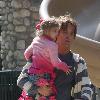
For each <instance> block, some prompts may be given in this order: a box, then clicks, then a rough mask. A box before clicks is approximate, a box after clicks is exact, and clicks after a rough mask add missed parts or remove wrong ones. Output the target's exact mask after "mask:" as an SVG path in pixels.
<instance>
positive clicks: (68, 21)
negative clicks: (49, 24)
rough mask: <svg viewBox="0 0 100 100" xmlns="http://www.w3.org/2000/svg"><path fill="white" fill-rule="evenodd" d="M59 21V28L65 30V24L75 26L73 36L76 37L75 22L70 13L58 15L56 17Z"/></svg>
mask: <svg viewBox="0 0 100 100" xmlns="http://www.w3.org/2000/svg"><path fill="white" fill-rule="evenodd" d="M57 20H58V21H59V23H60V29H62V30H64V31H66V30H67V26H68V24H71V25H72V26H74V27H75V30H74V37H76V34H77V22H76V21H75V20H74V19H73V18H72V17H71V15H70V14H69V15H64V16H60V17H58V19H57Z"/></svg>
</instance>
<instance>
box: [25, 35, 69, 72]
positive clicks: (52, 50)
mask: <svg viewBox="0 0 100 100" xmlns="http://www.w3.org/2000/svg"><path fill="white" fill-rule="evenodd" d="M31 55H32V64H33V66H32V67H30V69H29V73H44V72H50V71H53V68H54V67H56V68H58V69H61V70H63V71H64V72H67V71H68V66H67V64H65V63H64V62H62V61H61V60H60V59H59V58H58V46H57V44H56V43H55V42H53V41H51V40H50V39H47V38H46V37H44V36H41V37H35V38H34V39H33V42H32V43H31V45H30V46H29V47H28V48H27V49H26V51H25V52H24V56H25V58H26V60H28V59H29V58H30V56H31ZM33 69H34V70H33Z"/></svg>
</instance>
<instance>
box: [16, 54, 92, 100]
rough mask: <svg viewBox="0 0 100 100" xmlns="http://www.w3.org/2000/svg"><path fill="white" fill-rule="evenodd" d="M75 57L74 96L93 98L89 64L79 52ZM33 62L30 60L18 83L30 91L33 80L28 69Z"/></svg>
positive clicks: (85, 99) (84, 98)
mask: <svg viewBox="0 0 100 100" xmlns="http://www.w3.org/2000/svg"><path fill="white" fill-rule="evenodd" d="M73 58H74V60H75V61H76V66H77V67H76V68H75V85H74V87H73V88H72V96H73V97H74V100H75V99H79V98H82V100H92V95H93V90H92V88H91V81H90V79H89V76H88V72H87V66H86V63H85V61H84V59H83V58H82V57H80V56H79V54H75V53H73ZM30 65H31V63H30V62H28V63H27V64H26V65H25V66H24V67H23V70H22V72H21V74H20V76H19V77H18V80H17V85H18V86H19V87H20V88H22V89H24V90H26V91H28V90H30V89H32V86H33V84H32V82H31V81H30V80H29V78H28V74H27V70H28V68H29V67H30Z"/></svg>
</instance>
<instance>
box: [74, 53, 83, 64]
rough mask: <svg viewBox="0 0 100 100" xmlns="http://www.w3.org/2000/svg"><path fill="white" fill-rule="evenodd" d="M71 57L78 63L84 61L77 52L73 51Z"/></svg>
mask: <svg viewBox="0 0 100 100" xmlns="http://www.w3.org/2000/svg"><path fill="white" fill-rule="evenodd" d="M73 58H74V60H75V61H76V62H78V63H84V62H85V60H84V58H83V57H82V56H80V54H78V53H73Z"/></svg>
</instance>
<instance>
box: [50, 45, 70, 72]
mask: <svg viewBox="0 0 100 100" xmlns="http://www.w3.org/2000/svg"><path fill="white" fill-rule="evenodd" d="M48 51H49V55H50V60H51V63H52V64H53V66H54V67H56V68H58V69H61V70H63V71H64V72H68V71H69V68H68V65H67V64H66V63H64V62H62V61H61V60H60V59H59V58H58V46H57V44H56V43H54V44H50V45H49V46H48Z"/></svg>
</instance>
